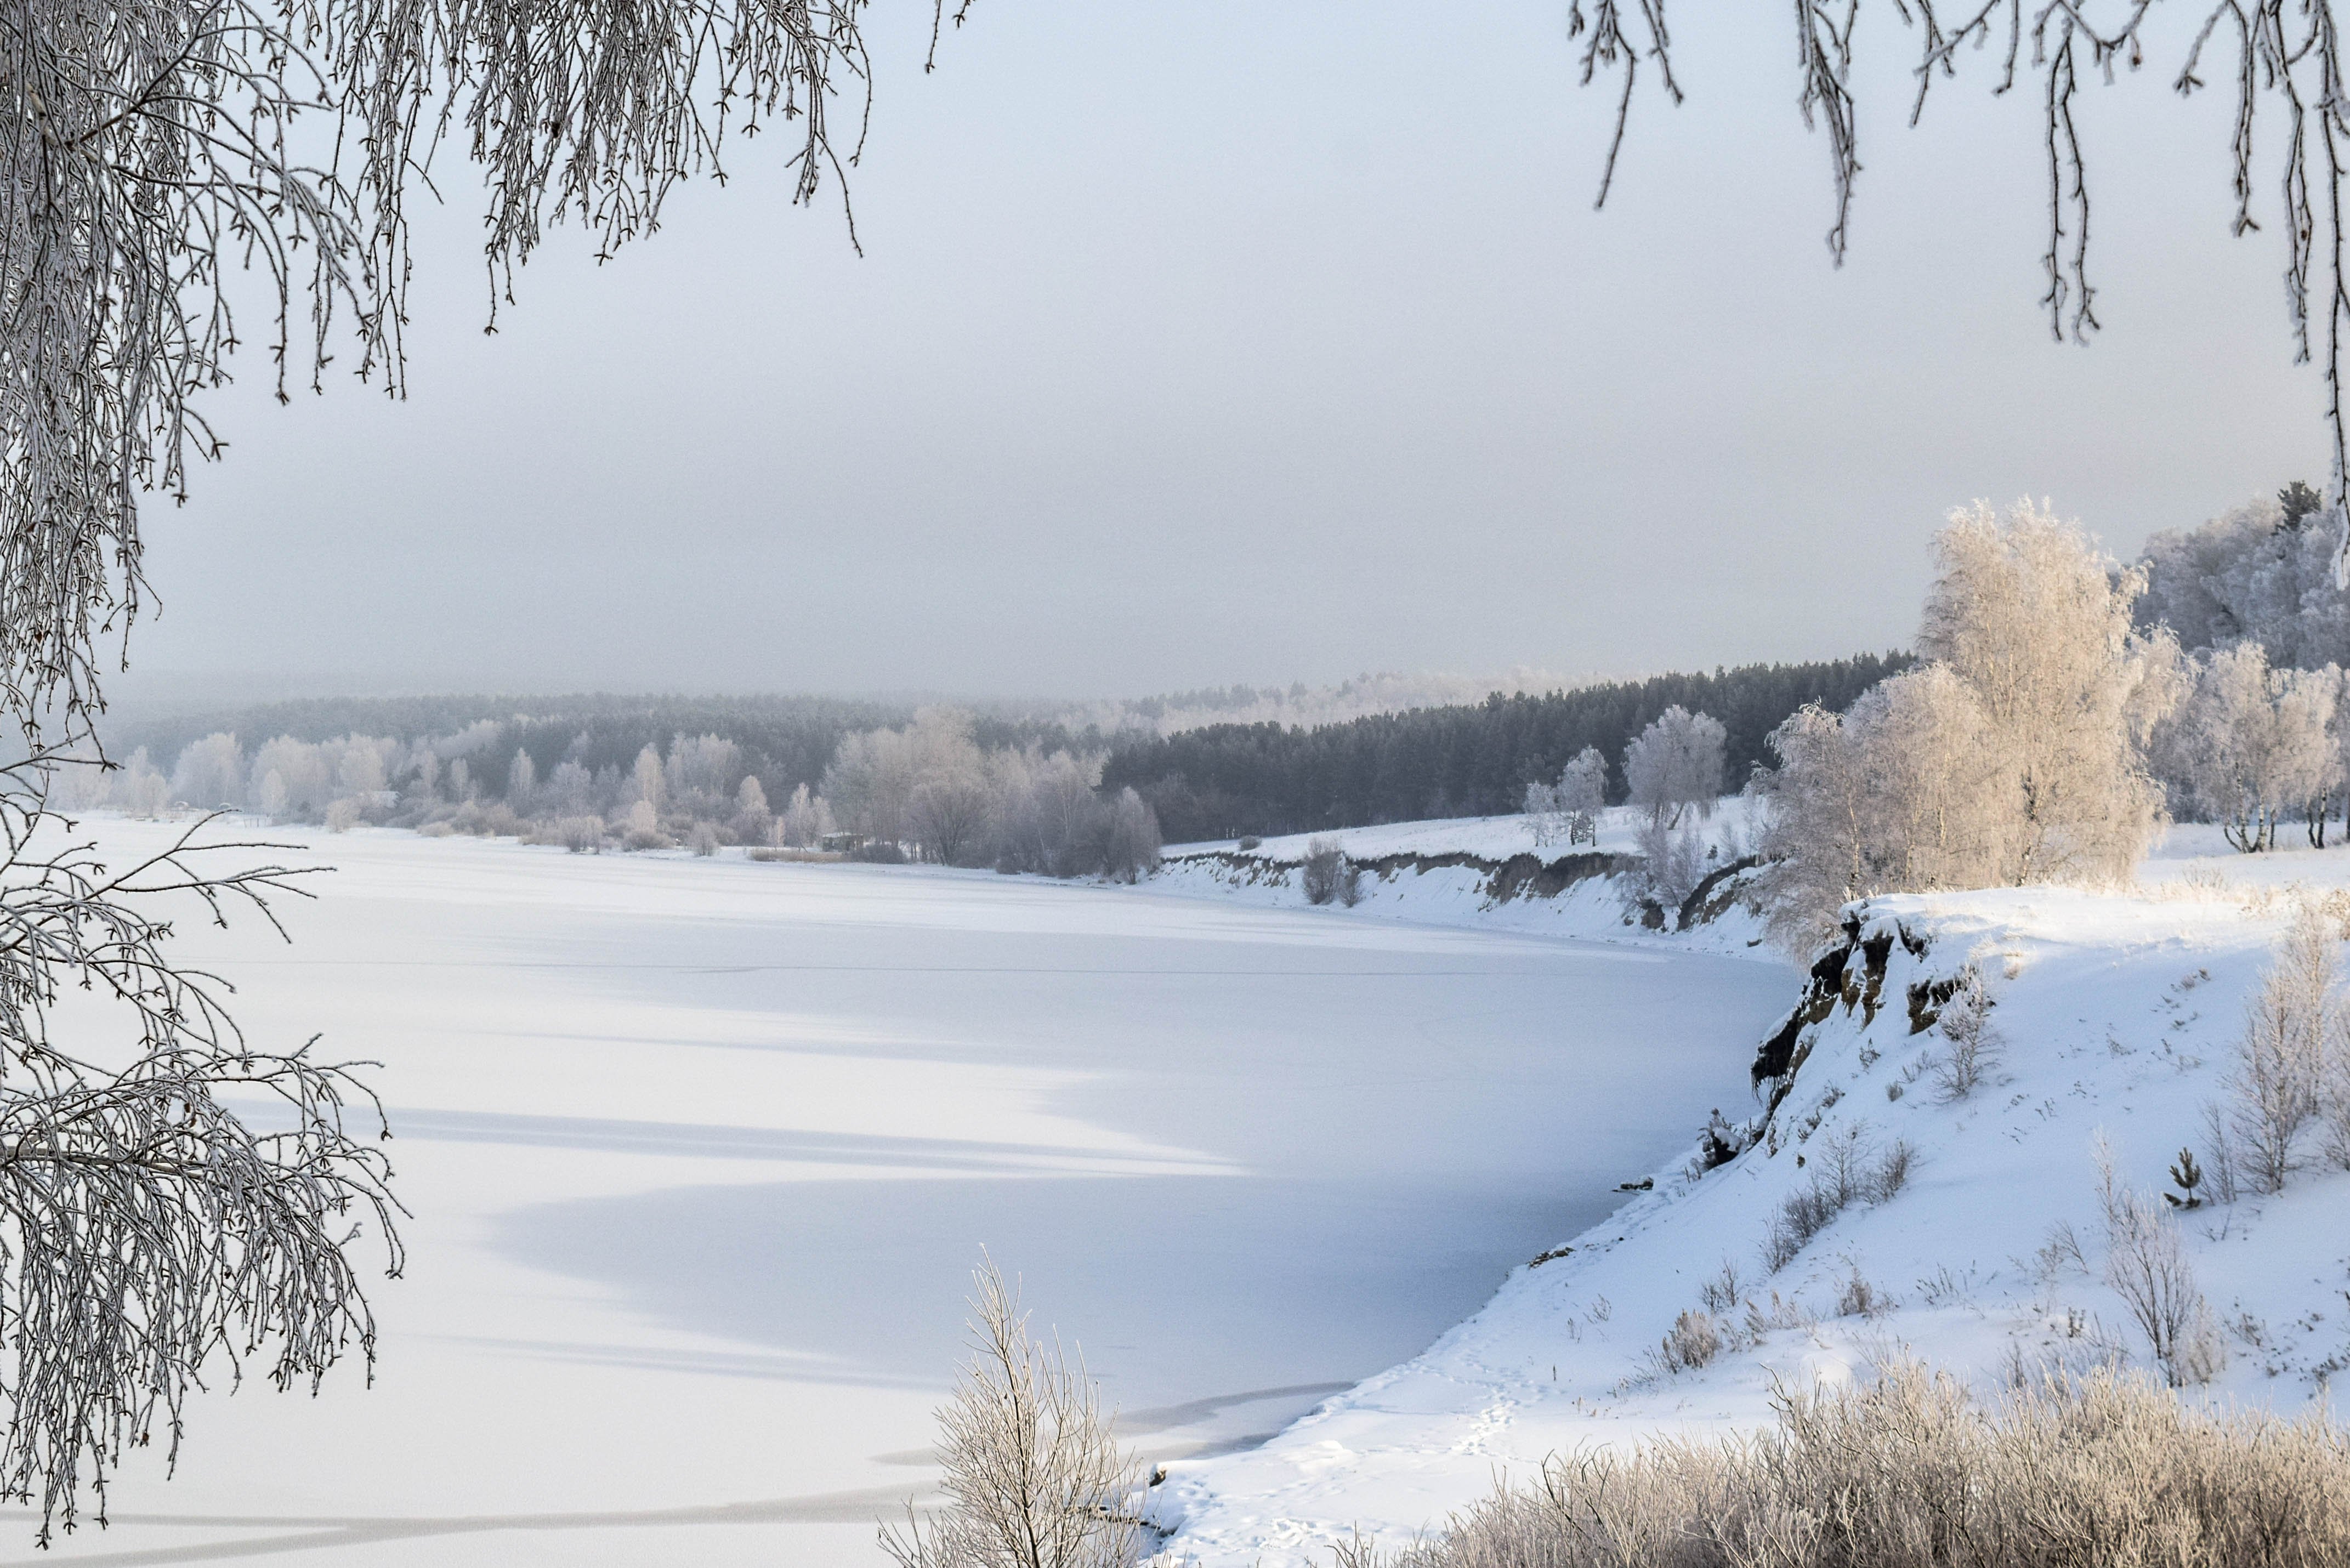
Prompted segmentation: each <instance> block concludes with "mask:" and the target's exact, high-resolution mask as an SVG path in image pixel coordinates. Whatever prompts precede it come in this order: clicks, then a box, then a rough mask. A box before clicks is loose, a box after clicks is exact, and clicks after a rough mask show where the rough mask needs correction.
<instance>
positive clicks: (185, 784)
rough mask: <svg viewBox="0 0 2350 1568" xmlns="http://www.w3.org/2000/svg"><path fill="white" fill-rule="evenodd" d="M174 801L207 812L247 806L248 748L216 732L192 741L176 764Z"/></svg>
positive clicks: (232, 737)
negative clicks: (246, 771) (220, 808)
mask: <svg viewBox="0 0 2350 1568" xmlns="http://www.w3.org/2000/svg"><path fill="white" fill-rule="evenodd" d="M244 798H245V794H244V747H243V746H241V745H239V744H238V743H237V739H236V737H235V736H234V735H231V734H226V733H223V732H217V731H216V732H213V733H212V734H209V735H206V736H204V737H203V739H202V740H199V741H191V742H188V743H187V744H186V745H185V746H183V747H182V748H181V750H180V756H179V760H178V761H177V762H175V763H172V799H174V800H183V801H186V802H187V803H188V804H189V805H193V806H198V807H201V808H203V809H204V810H207V811H209V810H213V809H215V808H217V807H221V806H232V807H233V806H239V805H244Z"/></svg>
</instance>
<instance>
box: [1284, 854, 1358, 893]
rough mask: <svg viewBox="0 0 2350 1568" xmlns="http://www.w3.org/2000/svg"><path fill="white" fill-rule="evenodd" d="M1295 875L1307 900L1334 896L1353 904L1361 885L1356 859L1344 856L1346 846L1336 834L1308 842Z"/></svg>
mask: <svg viewBox="0 0 2350 1568" xmlns="http://www.w3.org/2000/svg"><path fill="white" fill-rule="evenodd" d="M1297 876H1298V883H1299V885H1300V887H1301V888H1303V889H1304V891H1305V901H1306V902H1307V903H1309V904H1327V903H1329V902H1331V901H1332V900H1333V899H1336V900H1337V901H1339V902H1341V903H1346V904H1352V903H1354V902H1355V900H1356V898H1357V896H1358V895H1357V888H1359V887H1360V885H1361V884H1360V881H1359V876H1360V874H1359V873H1358V872H1357V869H1356V867H1355V863H1354V862H1353V861H1351V860H1349V859H1347V851H1346V849H1345V848H1344V847H1343V846H1341V845H1340V844H1339V842H1338V841H1337V840H1336V839H1335V838H1316V839H1313V840H1311V841H1310V842H1308V843H1307V845H1306V846H1305V860H1304V862H1303V863H1301V864H1300V866H1299V867H1298V873H1297Z"/></svg>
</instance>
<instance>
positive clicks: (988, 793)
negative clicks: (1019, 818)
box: [907, 753, 995, 866]
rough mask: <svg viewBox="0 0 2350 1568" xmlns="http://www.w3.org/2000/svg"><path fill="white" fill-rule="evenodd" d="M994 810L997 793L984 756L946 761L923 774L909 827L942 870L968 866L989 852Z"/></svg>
mask: <svg viewBox="0 0 2350 1568" xmlns="http://www.w3.org/2000/svg"><path fill="white" fill-rule="evenodd" d="M994 809H995V791H994V790H993V788H991V787H990V786H989V784H988V779H987V770H986V768H985V767H984V765H983V763H981V761H980V759H979V758H978V756H977V755H976V754H975V753H974V754H973V755H972V756H970V757H945V758H941V759H940V761H939V762H938V763H936V764H935V765H933V766H931V767H930V768H926V769H925V770H924V771H923V773H922V776H921V782H920V783H919V784H916V785H915V786H914V794H913V799H912V800H911V801H910V803H909V811H908V815H907V822H908V825H909V826H910V828H911V829H912V833H913V837H914V840H915V842H916V843H917V844H919V845H920V846H921V851H922V853H923V854H924V855H925V856H927V857H930V858H931V859H932V860H936V861H937V862H939V863H940V864H941V865H942V866H962V865H968V864H972V863H973V860H974V857H976V856H978V855H979V854H981V853H982V852H983V851H984V850H985V848H986V847H987V835H988V829H989V826H990V823H991V819H992V818H993V814H994Z"/></svg>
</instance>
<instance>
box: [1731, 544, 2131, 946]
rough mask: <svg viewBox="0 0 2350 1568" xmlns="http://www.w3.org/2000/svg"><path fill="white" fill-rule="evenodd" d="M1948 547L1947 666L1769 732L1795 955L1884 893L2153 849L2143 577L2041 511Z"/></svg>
mask: <svg viewBox="0 0 2350 1568" xmlns="http://www.w3.org/2000/svg"><path fill="white" fill-rule="evenodd" d="M1937 549H1938V554H1939V557H1940V562H1941V566H1942V570H1941V572H1940V574H1939V576H1938V577H1937V579H1936V582H1935V585H1934V587H1933V589H1932V592H1931V594H1930V596H1929V600H1928V606H1927V612H1926V625H1925V629H1924V632H1923V633H1922V635H1921V636H1920V638H1919V642H1920V646H1921V649H1922V650H1925V651H1927V652H1928V653H1929V657H1930V658H1932V659H1934V660H1935V662H1933V663H1930V664H1928V665H1926V666H1923V667H1921V668H1919V669H1917V670H1908V671H1905V672H1904V673H1902V674H1901V675H1898V676H1896V677H1894V678H1893V679H1891V680H1886V681H1884V682H1881V683H1880V684H1879V685H1877V687H1876V688H1874V689H1872V690H1871V691H1869V692H1867V693H1866V694H1865V695H1864V696H1863V697H1862V698H1861V699H1860V700H1859V701H1857V702H1856V703H1854V705H1853V707H1852V708H1851V710H1850V711H1848V712H1846V714H1844V715H1842V716H1841V717H1840V716H1838V715H1836V714H1833V713H1829V712H1825V711H1822V710H1820V709H1818V708H1807V709H1804V711H1801V712H1798V713H1797V714H1795V715H1794V717H1793V718H1791V719H1789V720H1788V721H1787V722H1785V723H1784V724H1783V725H1781V726H1780V728H1779V729H1778V730H1777V731H1776V732H1774V733H1773V736H1772V741H1771V743H1772V747H1773V751H1774V752H1775V753H1777V755H1778V757H1779V758H1780V766H1779V767H1778V768H1777V769H1776V770H1775V771H1774V772H1773V774H1770V775H1769V776H1768V777H1766V778H1764V779H1763V780H1762V781H1760V784H1761V785H1762V787H1763V791H1764V794H1766V796H1767V798H1768V800H1769V803H1770V807H1771V816H1770V820H1769V823H1768V825H1767V826H1766V828H1765V831H1764V835H1763V845H1762V848H1763V853H1764V854H1765V855H1766V857H1769V858H1770V859H1771V860H1772V862H1773V864H1772V867H1771V869H1770V872H1769V873H1768V876H1767V877H1766V879H1765V884H1766V887H1767V888H1768V890H1769V895H1770V897H1771V899H1772V903H1773V929H1774V931H1775V932H1776V934H1777V935H1778V936H1779V937H1780V939H1781V940H1783V941H1784V942H1786V943H1787V944H1788V945H1790V946H1794V947H1801V946H1803V945H1804V944H1805V943H1806V942H1808V941H1809V940H1812V939H1813V938H1814V937H1815V936H1817V935H1819V934H1821V933H1823V932H1824V931H1825V929H1828V928H1829V927H1830V926H1831V925H1832V923H1833V919H1834V916H1835V911H1836V909H1838V908H1839V907H1840V906H1841V905H1842V904H1844V903H1845V902H1846V900H1848V899H1851V898H1861V897H1865V896H1866V895H1869V894H1873V893H1880V892H1894V891H1900V890H1916V889H1931V888H1968V887H1985V886H2020V885H2022V884H2025V883H2030V882H2044V881H2055V880H2073V881H2088V882H2093V883H2095V882H2104V881H2110V880H2114V879H2116V878H2119V877H2126V875H2128V874H2129V872H2130V871H2131V870H2132V869H2133V868H2134V867H2135V866H2136V864H2137V858H2138V857H2139V856H2140V855H2141V854H2142V853H2143V852H2144V850H2145V848H2146V846H2147V843H2148V842H2149V840H2150V838H2151V836H2152V833H2153V830H2154V826H2155V824H2156V822H2157V820H2158V805H2157V793H2158V792H2157V790H2156V788H2155V785H2154V784H2153V782H2152V780H2151V779H2150V778H2149V777H2148V776H2147V773H2146V769H2145V766H2144V763H2143V762H2142V760H2141V758H2140V755H2139V753H2138V747H2137V738H2136V737H2137V735H2138V734H2139V733H2140V732H2141V731H2142V730H2143V729H2144V728H2145V727H2146V726H2147V724H2148V723H2149V722H2151V721H2150V719H2149V717H2148V714H2149V712H2150V711H2151V710H2150V708H2149V704H2152V705H2153V707H2154V708H2158V707H2159V703H2158V701H2157V700H2156V699H2155V698H2154V697H2153V696H2151V695H2149V692H2150V691H2152V690H2153V688H2154V687H2155V685H2156V684H2157V683H2158V681H2157V676H2156V675H2154V674H2150V673H2149V666H2150V665H2157V666H2158V665H2159V662H2160V659H2159V656H2160V654H2161V653H2162V650H2163V649H2165V648H2168V646H2169V645H2168V644H2161V645H2158V646H2157V647H2155V648H2153V649H2149V647H2148V645H2147V643H2146V642H2145V641H2144V640H2142V639H2136V638H2134V637H2133V636H2132V634H2131V632H2130V623H2129V596H2130V594H2131V593H2133V592H2134V591H2135V587H2136V584H2135V583H2134V581H2133V580H2132V579H2131V577H2130V576H2129V575H2128V574H2116V575H2114V576H2108V573H2107V570H2106V563H2105V562H2104V561H2103V559H2102V557H2100V556H2098V555H2097V554H2096V552H2095V548H2094V546H2093V545H2091V544H2090V543H2089V541H2088V540H2087V538H2086V537H2085V535H2082V534H2081V533H2080V532H2079V531H2078V530H2077V529H2074V528H2073V527H2071V526H2069V525H2067V524H2060V523H2057V522H2056V521H2054V519H2053V518H2052V517H2050V516H2049V515H2047V514H2046V513H2045V512H2044V511H2043V510H2040V509H2035V508H2032V507H2029V506H2025V507H2019V508H2017V509H2015V510H2013V511H2012V512H2010V513H2009V514H2007V515H2006V516H2005V517H2004V518H2001V517H1996V516H1993V515H1992V514H1990V513H1989V511H1988V510H1987V509H1985V508H1981V507H1977V508H1974V509H1970V510H1967V511H1961V512H1959V513H1956V514H1953V516H1952V520H1951V523H1950V526H1949V527H1948V528H1946V529H1945V530H1944V531H1943V533H1942V534H1941V535H1940V536H1939V539H1938V541H1937Z"/></svg>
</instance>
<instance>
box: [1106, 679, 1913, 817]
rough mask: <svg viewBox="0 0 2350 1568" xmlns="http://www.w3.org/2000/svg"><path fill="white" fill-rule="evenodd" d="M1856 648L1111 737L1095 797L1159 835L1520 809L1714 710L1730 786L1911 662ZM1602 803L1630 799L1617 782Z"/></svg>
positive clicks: (1612, 778)
mask: <svg viewBox="0 0 2350 1568" xmlns="http://www.w3.org/2000/svg"><path fill="white" fill-rule="evenodd" d="M1911 662H1912V661H1911V659H1910V657H1909V656H1908V654H1906V653H1898V652H1894V653H1883V654H1876V653H1862V654H1856V655H1854V656H1853V657H1852V658H1850V659H1830V660H1825V661H1821V662H1816V663H1809V664H1747V665H1741V666H1740V667H1738V668H1737V669H1734V670H1715V671H1714V672H1713V673H1712V674H1711V675H1706V674H1670V675H1658V676H1652V677H1650V678H1649V679H1648V680H1625V681H1611V682H1608V683H1607V684H1604V685H1597V686H1586V687H1584V688H1581V689H1580V690H1577V691H1553V692H1549V693H1547V694H1546V695H1544V696H1539V697H1535V696H1528V695H1525V694H1523V693H1521V694H1519V695H1515V696H1508V697H1505V696H1503V695H1501V694H1499V693H1495V694H1494V695H1492V696H1491V697H1488V698H1487V699H1486V700H1485V701H1482V702H1481V703H1478V704H1476V705H1474V706H1469V707H1455V708H1421V709H1415V710H1413V711H1409V712H1402V713H1383V714H1376V715H1372V716H1369V717H1366V718H1361V719H1356V720H1353V721H1351V722H1347V723H1343V724H1330V725H1326V726H1323V727H1321V728H1318V729H1312V730H1305V729H1284V727H1282V726H1281V725H1279V724H1270V723H1267V724H1215V725H1210V726H1207V727H1205V728H1202V729H1198V730H1191V731H1188V732H1184V733H1182V734H1178V735H1170V736H1167V737H1165V738H1163V739H1159V738H1152V739H1148V740H1133V739H1129V738H1127V737H1120V738H1119V739H1118V745H1117V749H1116V750H1114V751H1113V752H1112V753H1110V757H1109V760H1108V762H1107V764H1106V765H1105V766H1104V768H1103V770H1102V784H1103V785H1104V786H1105V787H1106V788H1113V789H1115V788H1121V787H1124V788H1131V789H1132V790H1134V792H1135V793H1136V794H1139V795H1140V796H1141V797H1142V798H1143V799H1144V800H1146V801H1148V802H1149V804H1150V805H1151V807H1152V809H1153V810H1154V811H1155V812H1156V813H1157V814H1158V817H1159V826H1160V827H1161V828H1162V829H1163V830H1164V831H1165V832H1166V835H1167V836H1168V837H1169V838H1170V840H1174V841H1178V842H1183V841H1191V840H1198V839H1209V838H1231V837H1235V836H1239V835H1241V834H1243V833H1258V834H1272V833H1305V832H1312V831H1315V830H1317V829H1321V828H1326V827H1355V826H1366V825H1368V824H1374V823H1382V822H1409V821H1414V820H1417V819H1419V818H1421V817H1442V816H1488V815H1500V814H1503V813H1506V812H1513V811H1517V810H1519V809H1521V807H1522V805H1523V803H1524V800H1525V794H1526V786H1527V785H1528V784H1537V783H1544V782H1547V781H1549V780H1553V779H1555V778H1557V777H1558V775H1559V774H1560V772H1561V771H1562V770H1563V769H1565V766H1566V764H1567V763H1569V762H1570V761H1572V760H1573V759H1574V758H1575V756H1576V754H1577V753H1580V752H1582V751H1583V750H1584V748H1585V747H1586V746H1588V747H1595V748H1596V749H1597V750H1598V751H1599V752H1600V753H1603V754H1604V755H1607V756H1610V757H1620V756H1622V755H1623V754H1624V750H1625V748H1626V746H1627V745H1628V744H1630V743H1631V742H1632V741H1633V740H1634V738H1635V737H1637V736H1638V735H1639V734H1640V732H1642V731H1643V730H1645V729H1647V728H1648V726H1649V725H1650V724H1651V723H1653V722H1656V720H1657V719H1658V718H1659V716H1661V715H1662V714H1663V713H1664V711H1665V710H1667V709H1668V708H1673V707H1680V708H1685V709H1688V710H1689V711H1691V712H1698V713H1706V714H1711V716H1712V717H1713V718H1715V719H1716V720H1719V721H1720V722H1721V726H1722V730H1723V732H1724V750H1725V761H1726V763H1727V772H1728V776H1729V782H1730V784H1731V787H1733V788H1735V787H1737V786H1739V785H1741V784H1743V783H1744V782H1745V780H1746V779H1747V778H1748V776H1749V775H1751V774H1752V772H1753V770H1754V769H1755V768H1756V767H1757V766H1764V765H1768V764H1769V763H1770V762H1771V761H1772V760H1773V759H1772V758H1771V756H1770V753H1769V751H1768V749H1767V747H1766V743H1765V742H1766V739H1767V737H1768V736H1769V735H1770V733H1771V732H1772V731H1773V730H1775V729H1776V728H1778V727H1779V725H1780V724H1782V723H1783V722H1785V721H1786V719H1787V718H1788V716H1789V715H1791V714H1793V713H1794V712H1795V711H1797V710H1798V709H1801V708H1803V707H1804V706H1805V705H1807V704H1817V705H1818V706H1820V707H1822V708H1824V709H1826V710H1828V711H1843V710H1844V709H1846V708H1847V707H1850V706H1851V705H1852V702H1853V701H1854V700H1855V699H1856V698H1857V697H1858V696H1859V695H1860V694H1861V693H1862V692H1864V691H1867V690H1868V689H1869V688H1870V687H1872V686H1874V685H1876V684H1877V682H1878V681H1880V680H1884V679H1885V678H1886V677H1887V676H1888V675H1893V674H1898V672H1899V671H1901V670H1906V669H1908V667H1909V665H1910V663H1911ZM1608 791H1609V798H1610V799H1612V800H1618V801H1620V800H1622V799H1623V798H1624V797H1625V784H1624V780H1623V778H1622V776H1621V774H1620V772H1619V773H1617V774H1611V776H1610V778H1609V780H1608Z"/></svg>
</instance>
